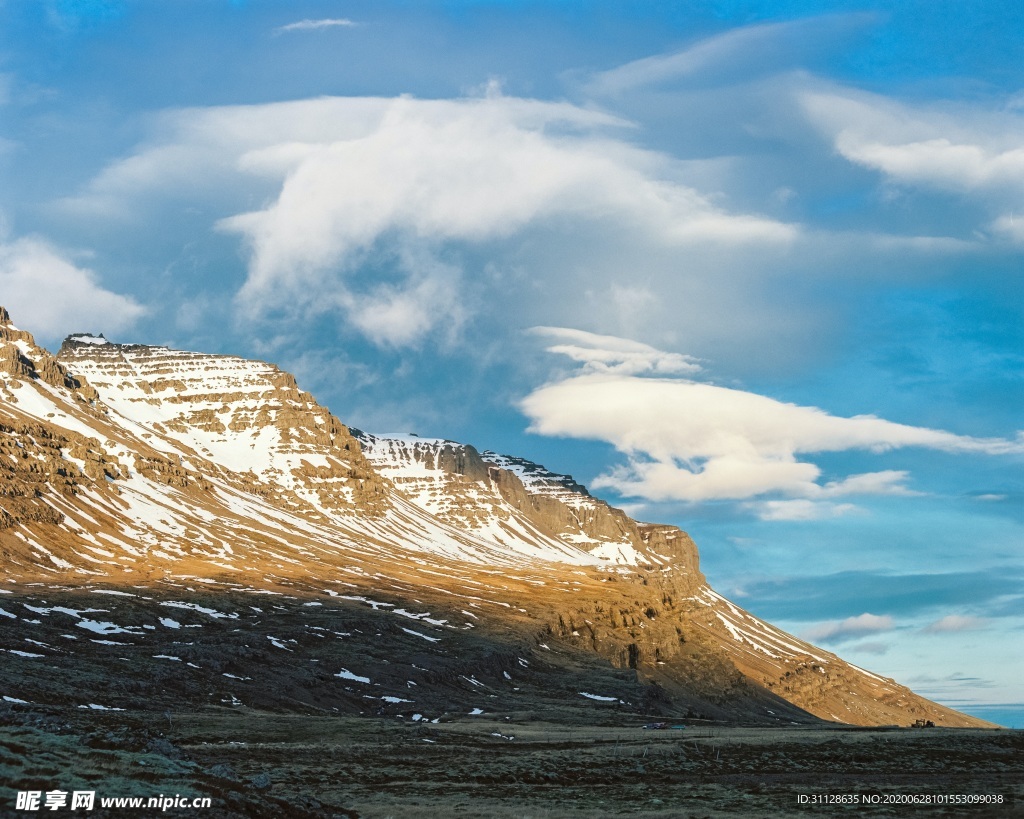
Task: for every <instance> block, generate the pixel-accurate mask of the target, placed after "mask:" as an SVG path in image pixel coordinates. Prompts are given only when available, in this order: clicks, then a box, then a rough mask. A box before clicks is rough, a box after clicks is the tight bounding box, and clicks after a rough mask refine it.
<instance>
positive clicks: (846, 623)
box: [800, 612, 895, 642]
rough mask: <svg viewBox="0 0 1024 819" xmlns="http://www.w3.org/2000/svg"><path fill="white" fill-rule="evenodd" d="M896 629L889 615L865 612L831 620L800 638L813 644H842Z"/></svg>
mask: <svg viewBox="0 0 1024 819" xmlns="http://www.w3.org/2000/svg"><path fill="white" fill-rule="evenodd" d="M894 627H895V623H894V622H893V619H892V617H890V616H889V615H887V614H885V615H881V616H879V615H877V614H870V613H867V612H865V613H864V614H858V615H857V616H856V617H847V618H846V619H845V620H830V621H828V622H826V623H820V624H819V625H817V626H813V627H811V628H809V629H806V630H805V631H804V632H803V634H801V635H800V636H801V637H802V638H803V639H805V640H810V641H812V642H816V641H819V640H820V641H825V642H841V641H843V640H851V639H855V638H857V637H862V636H863V635H865V634H877V633H878V632H882V631H891V630H892V629H893V628H894Z"/></svg>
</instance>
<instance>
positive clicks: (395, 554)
mask: <svg viewBox="0 0 1024 819" xmlns="http://www.w3.org/2000/svg"><path fill="white" fill-rule="evenodd" d="M0 582H3V583H5V584H7V585H6V588H7V589H17V588H21V587H23V586H24V584H26V583H29V582H32V583H40V584H43V587H45V588H54V589H56V588H68V587H75V586H81V587H85V588H88V587H91V586H93V585H95V584H96V583H97V582H102V583H104V584H106V585H107V586H108V587H109V585H110V584H115V585H120V586H122V587H123V586H126V585H130V586H135V587H142V588H156V586H157V585H160V586H161V587H166V585H167V584H170V585H171V586H173V587H174V588H179V589H181V588H194V587H195V585H196V584H198V583H201V584H203V588H204V589H205V591H204V594H205V595H206V597H205V598H204V600H209V599H211V598H210V595H214V596H215V595H216V594H217V593H218V591H217V590H218V589H219V590H221V591H222V593H224V594H227V593H228V592H229V591H230V592H232V593H234V592H237V591H239V590H247V591H251V592H253V593H269V594H279V593H281V591H282V590H284V589H287V590H288V592H289V593H290V594H293V595H294V594H297V595H300V596H303V597H306V598H309V599H310V604H311V605H316V604H317V601H318V600H329V599H345V600H349V601H370V602H371V603H373V610H374V611H375V612H376V611H377V610H378V608H379V607H381V606H387V607H390V609H393V610H394V611H395V612H396V614H397V613H399V612H402V616H403V617H408V618H411V619H417V618H428V615H429V618H428V619H426V620H422V622H428V623H430V624H431V626H432V627H433V628H436V629H438V630H439V633H441V634H442V635H443V634H444V633H445V631H446V630H447V631H448V632H450V633H454V631H455V630H458V631H465V630H468V629H479V630H480V631H479V633H480V634H481V635H484V634H486V635H488V636H487V637H486V640H489V641H491V642H490V643H489V644H490V645H492V647H493V652H492V653H493V655H494V656H496V657H498V656H500V657H503V658H505V659H502V660H501V663H504V664H505V665H501V664H499V665H500V666H501V667H500V668H499V667H498V666H497V665H496V666H495V669H496V670H495V674H496V675H498V679H502V677H501V676H500V675H501V674H507V672H508V668H507V667H506V666H507V663H506V660H508V658H509V657H512V658H513V659H512V660H509V662H513V661H514V658H515V656H516V654H515V652H516V651H520V652H522V651H525V649H523V648H522V646H524V645H529V646H532V648H531V649H530V650H531V651H533V652H534V653H540V654H544V653H545V652H547V651H551V652H556V653H557V652H559V651H561V652H563V653H564V656H565V657H574V658H577V659H576V660H572V662H579V659H578V658H581V657H589V658H590V659H589V660H587V662H598V661H600V662H605V663H607V664H610V666H612V667H615V668H618V669H622V670H623V672H624V673H627V674H629V675H632V677H633V678H634V679H635V680H636V681H637V684H643V685H646V686H648V688H647V690H648V691H649V692H652V693H651V694H650V697H649V698H648V699H649V702H648V706H649V710H652V709H653V710H657V709H661V710H663V711H664V712H665V713H686V712H687V710H690V711H693V712H695V713H701V714H705V715H709V716H713V717H716V718H721V719H733V720H736V719H743V720H754V721H762V722H771V721H773V720H785V721H799V720H808V719H812V717H811V716H810V715H815V716H817V717H820V718H823V719H826V720H837V721H845V722H853V723H859V724H879V723H903V724H908V723H910V722H912V721H913V720H914V719H918V718H925V719H931V720H933V721H935V722H936V723H943V724H950V725H969V724H978V721H977V720H973V719H972V718H969V717H966V716H964V715H961V714H957V713H956V712H953V711H950V710H949V709H944V708H942V707H941V706H938V705H935V704H934V703H929V702H928V701H926V700H923V699H921V698H919V697H916V696H915V695H914V694H913V693H912V692H910V691H908V690H907V689H905V688H903V687H901V686H899V685H897V684H896V683H894V682H893V681H891V680H885V679H882V678H880V677H877V676H876V675H873V674H871V673H869V672H866V671H863V670H861V669H857V668H855V667H853V666H850V665H848V664H847V663H844V662H843V661H842V660H841V659H839V658H838V657H836V656H835V655H832V654H830V653H828V652H825V651H822V650H821V649H818V648H815V647H814V646H811V645H809V644H807V643H805V642H803V641H800V640H798V639H797V638H795V637H792V636H791V635H787V634H785V633H783V632H781V631H779V630H777V629H775V628H773V627H772V626H770V625H769V624H767V623H764V622H762V621H760V620H758V619H757V618H755V617H753V616H752V615H750V614H749V613H747V612H745V611H743V610H742V609H740V608H738V607H736V606H734V605H733V604H732V603H730V602H729V601H727V600H725V599H724V598H722V597H720V596H719V595H717V594H716V593H715V592H714V591H712V590H711V589H710V588H709V587H708V586H707V584H706V581H705V578H704V577H703V575H702V574H701V573H700V569H699V563H698V555H697V549H696V546H695V545H694V543H693V541H692V540H691V539H690V538H689V536H688V535H686V534H685V533H684V532H682V531H680V530H679V529H677V528H675V527H672V526H662V525H654V524H645V523H639V522H637V521H634V520H632V519H630V518H629V517H628V516H627V515H626V514H625V513H624V512H622V511H621V510H618V509H614V508H612V507H610V506H609V505H608V504H606V503H604V502H603V501H601V500H599V499H596V498H594V497H592V496H591V495H590V494H589V493H588V492H587V491H586V489H585V488H584V487H582V486H581V485H579V484H578V483H576V482H575V481H574V480H572V479H571V478H570V477H568V476H564V475H558V474H556V473H553V472H550V471H548V470H547V469H545V468H544V467H542V466H539V465H537V464H533V463H530V462H528V461H525V460H523V459H520V458H515V457H511V456H505V455H498V454H496V453H492V452H478V451H477V450H476V449H474V448H473V447H471V446H468V445H463V444H459V443H456V442H452V441H444V440H437V439H425V438H418V437H416V436H411V435H405V436H377V435H370V434H368V433H363V432H360V431H353V430H350V429H348V428H347V427H346V426H345V425H344V424H342V423H341V422H340V421H339V420H338V419H337V418H335V417H334V416H333V415H332V414H331V413H330V412H329V411H328V410H327V409H325V408H324V407H321V406H320V405H319V404H317V402H316V401H315V400H314V399H313V398H312V396H310V395H309V394H308V393H306V392H303V391H302V390H301V389H300V388H299V387H298V386H297V385H296V383H295V381H294V379H293V378H292V377H291V376H290V375H288V374H287V373H283V372H281V371H280V370H278V369H277V368H276V367H274V366H272V365H270V364H266V363H263V362H258V361H247V360H244V359H240V358H236V357H233V356H223V355H204V354H199V353H188V352H180V351H175V350H169V349H167V348H164V347H147V346H141V345H120V344H111V343H110V342H108V341H107V340H106V339H104V338H103V337H102V336H91V335H88V334H80V335H76V336H71V337H69V338H68V339H67V340H66V341H65V343H64V345H63V346H62V348H61V351H60V353H59V355H58V356H57V357H54V356H51V355H50V354H49V353H48V352H46V351H45V350H43V349H42V348H40V347H38V345H36V344H35V342H34V340H33V339H32V337H31V335H30V334H28V333H26V332H24V331H22V330H19V329H18V328H16V327H15V326H14V325H13V324H12V323H11V321H10V318H9V317H8V316H7V314H6V312H2V313H0ZM384 600H386V601H387V602H373V601H384ZM203 605H204V606H205V605H206V604H205V603H204V604H203ZM425 606H429V607H430V612H433V614H431V613H430V612H427V613H419V614H417V613H415V612H417V611H421V608H422V607H425ZM390 609H389V610H390ZM437 612H444V614H443V616H442V615H441V614H438V613H437ZM406 631H408V630H406ZM409 633H411V634H413V635H419V636H416V637H415V639H416V640H419V639H420V638H422V637H423V635H422V634H419V632H417V631H416V630H415V629H414V630H413V631H411V632H409ZM429 639H434V638H429ZM437 639H441V638H440V637H438V638H437ZM517 647H518V648H517ZM438 650H440V649H438ZM399 659H400V658H397V657H396V658H395V661H398V660H399ZM406 659H408V658H406ZM565 662H566V668H567V669H568V668H571V667H572V662H570V661H569V660H566V661H565ZM560 673H561V672H560ZM565 673H569V672H568V671H566V672H565ZM439 684H440V683H439ZM568 685H571V683H568ZM512 693H514V690H513V692H512ZM510 695H511V694H510Z"/></svg>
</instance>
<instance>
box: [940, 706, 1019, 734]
mask: <svg viewBox="0 0 1024 819" xmlns="http://www.w3.org/2000/svg"><path fill="white" fill-rule="evenodd" d="M953 707H954V708H956V709H957V710H958V711H963V712H964V713H965V714H970V715H971V716H972V717H978V718H979V719H984V720H988V721H989V722H994V723H996V724H997V725H1002V726H1003V727H1004V728H1024V702H1010V703H1004V704H1002V705H957V706H953Z"/></svg>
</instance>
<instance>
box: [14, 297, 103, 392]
mask: <svg viewBox="0 0 1024 819" xmlns="http://www.w3.org/2000/svg"><path fill="white" fill-rule="evenodd" d="M0 372H3V373H7V374H8V375H11V376H14V377H15V378H18V379H25V380H30V379H38V380H40V381H42V382H44V383H46V384H49V385H50V386H52V387H61V388H64V389H67V390H72V391H74V392H75V393H76V394H77V395H78V396H79V397H80V398H81V399H82V400H85V401H93V400H95V399H96V392H95V390H93V389H92V387H91V386H89V384H88V383H87V382H86V381H85V380H84V379H81V378H74V377H73V376H71V375H69V374H68V372H67V370H66V369H65V368H64V367H63V366H61V364H60V363H59V362H58V361H57V359H56V358H54V357H53V356H52V355H51V354H50V353H49V352H47V351H46V350H44V349H43V348H42V347H40V346H39V345H38V344H36V341H35V339H34V338H33V337H32V334H31V333H29V332H26V331H25V330H19V329H18V328H17V327H15V326H14V324H13V322H12V321H11V317H10V314H9V313H8V312H7V310H5V309H4V308H2V307H0Z"/></svg>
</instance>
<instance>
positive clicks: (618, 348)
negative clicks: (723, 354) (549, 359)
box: [530, 327, 701, 375]
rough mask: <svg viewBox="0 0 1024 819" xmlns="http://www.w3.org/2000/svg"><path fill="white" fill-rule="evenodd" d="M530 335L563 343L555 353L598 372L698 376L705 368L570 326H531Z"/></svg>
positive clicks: (676, 355)
mask: <svg viewBox="0 0 1024 819" xmlns="http://www.w3.org/2000/svg"><path fill="white" fill-rule="evenodd" d="M530 332H531V333H534V334H535V335H539V336H547V337H548V338H551V339H557V340H560V341H561V342H562V343H561V344H556V345H554V346H553V347H549V348H548V350H549V351H550V352H552V353H561V354H562V355H567V356H569V358H571V359H572V360H573V361H578V362H580V363H581V364H583V365H584V369H586V370H591V371H594V372H610V373H627V374H630V375H639V374H640V373H695V372H699V371H700V369H701V367H700V365H699V364H698V363H697V362H696V360H695V359H694V358H693V357H692V356H688V355H681V354H679V353H666V352H664V351H662V350H658V349H656V348H655V347H651V346H650V345H648V344H643V343H642V342H639V341H632V340H630V339H626V338H619V337H617V336H608V335H598V334H597V333H588V332H587V331H585V330H573V329H570V328H568V327H531V328H530Z"/></svg>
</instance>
